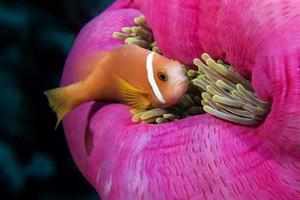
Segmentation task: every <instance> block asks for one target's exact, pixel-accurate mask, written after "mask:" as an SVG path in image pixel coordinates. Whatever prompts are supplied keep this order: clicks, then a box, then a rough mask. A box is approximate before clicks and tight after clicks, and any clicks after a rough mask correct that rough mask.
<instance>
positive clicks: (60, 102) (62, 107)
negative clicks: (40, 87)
mask: <svg viewBox="0 0 300 200" xmlns="http://www.w3.org/2000/svg"><path fill="white" fill-rule="evenodd" d="M44 94H45V95H46V96H47V98H48V101H49V106H50V107H51V109H52V110H53V112H55V113H56V116H57V122H56V125H55V129H57V127H58V125H59V123H60V122H61V120H62V119H63V118H64V116H65V115H66V114H68V113H69V112H70V111H71V110H72V109H73V108H72V106H70V104H69V102H68V101H69V99H68V96H67V94H66V91H65V88H55V89H52V90H47V91H45V92H44Z"/></svg>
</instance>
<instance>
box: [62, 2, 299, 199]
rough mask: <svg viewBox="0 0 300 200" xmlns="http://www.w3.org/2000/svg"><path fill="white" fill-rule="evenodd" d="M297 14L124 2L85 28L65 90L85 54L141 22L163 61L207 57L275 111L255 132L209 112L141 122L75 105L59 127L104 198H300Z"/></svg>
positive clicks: (267, 6) (115, 109) (108, 108)
mask: <svg viewBox="0 0 300 200" xmlns="http://www.w3.org/2000/svg"><path fill="white" fill-rule="evenodd" d="M299 13H300V6H299V4H298V3H297V1H292V0H288V1H268V0H254V1H247V2H240V1H216V0H210V1H208V0H201V1H195V0H185V1H183V0H176V1H170V0H164V1H158V0H152V1H150V0H143V1H141V0H136V1H127V0H120V1H116V2H115V3H114V4H113V5H111V7H109V8H108V9H107V10H106V11H104V12H103V13H102V14H100V15H99V16H98V17H96V18H95V19H93V20H92V21H91V22H90V23H88V24H87V25H86V26H85V27H84V28H83V29H82V31H81V32H80V34H79V35H78V37H77V39H76V41H75V43H74V46H73V49H72V51H71V53H70V55H69V57H68V59H67V62H66V65H65V68H64V73H63V78H62V85H66V84H70V83H73V82H76V81H77V77H76V73H78V71H79V72H80V68H81V67H83V66H82V65H80V64H79V63H81V60H82V58H83V57H84V56H85V55H88V54H90V53H91V52H94V51H102V50H109V49H111V48H113V47H116V46H119V45H122V44H123V41H121V40H116V39H114V38H113V37H112V34H113V33H114V32H116V31H119V30H122V28H123V27H130V26H134V22H133V19H134V18H135V17H137V16H140V15H144V16H145V17H146V19H147V22H148V25H149V27H150V28H151V30H152V32H153V36H154V38H155V41H156V44H157V47H159V50H160V52H161V53H162V54H163V55H164V56H166V57H168V58H171V59H176V60H179V61H180V62H181V63H183V64H185V65H186V66H191V65H193V60H194V58H197V57H199V56H200V55H201V54H202V53H204V52H207V53H208V54H209V55H210V56H211V57H213V58H219V59H222V60H224V61H226V62H227V63H230V64H231V65H232V67H233V68H234V70H235V71H236V72H238V73H239V74H240V75H242V76H243V77H245V78H247V79H249V80H251V86H252V88H253V91H254V92H255V93H256V95H257V97H258V98H259V99H261V100H262V101H265V102H269V103H270V105H271V107H270V112H269V113H268V114H267V116H266V118H265V119H264V121H263V122H262V124H259V125H258V126H244V125H239V124H236V123H233V122H228V121H224V120H223V119H220V118H218V117H215V116H212V115H211V114H201V115H196V116H190V117H186V118H184V119H180V120H177V121H173V122H169V123H163V124H159V125H157V124H141V123H134V122H132V121H131V118H132V115H131V114H130V112H129V110H130V108H129V107H128V106H126V105H121V104H117V103H114V104H112V103H111V104H104V103H100V102H89V103H86V104H83V105H81V106H79V107H78V108H76V109H75V110H74V111H73V112H72V113H70V114H69V115H68V116H67V117H66V118H65V120H64V121H63V123H64V129H65V134H66V138H67V141H68V145H69V147H70V150H71V153H72V156H73V158H74V160H75V162H76V164H77V165H78V167H79V169H80V171H81V172H82V174H83V175H84V176H85V177H86V179H87V180H88V181H89V182H90V183H91V184H92V185H93V187H94V188H95V189H96V190H97V192H98V193H99V196H100V198H101V199H113V200H114V199H205V200H209V199H239V200H240V199H257V200H258V199H291V200H292V199H293V200H296V199H300V103H299V98H300V63H299V61H300V31H299V29H298V28H297V27H298V26H297V25H299V24H300V15H299ZM196 63H197V61H196ZM200 79H201V78H200ZM220 84H221V83H220ZM239 89H241V90H243V88H241V87H240V86H239Z"/></svg>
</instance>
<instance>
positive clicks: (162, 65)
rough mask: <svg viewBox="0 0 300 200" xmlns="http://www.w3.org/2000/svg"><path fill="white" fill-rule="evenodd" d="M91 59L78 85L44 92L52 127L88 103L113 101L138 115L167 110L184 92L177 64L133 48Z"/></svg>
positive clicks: (134, 46) (183, 76)
mask: <svg viewBox="0 0 300 200" xmlns="http://www.w3.org/2000/svg"><path fill="white" fill-rule="evenodd" d="M91 60H93V61H92V62H91V61H87V62H88V63H94V64H93V66H92V67H91V68H92V69H90V70H87V71H88V72H87V74H85V75H83V76H82V79H81V80H80V81H79V82H76V83H74V84H71V85H67V86H64V87H59V88H55V89H51V90H47V91H45V92H44V94H45V95H46V96H47V98H48V101H49V105H50V107H51V109H52V110H53V111H54V112H55V113H56V116H57V123H56V126H55V128H57V126H58V125H59V123H60V121H61V120H62V119H63V118H64V116H65V115H66V114H68V113H69V112H70V111H72V110H73V109H74V108H75V107H77V106H79V105H81V104H83V103H85V102H88V101H93V100H96V101H100V100H115V101H119V102H123V103H126V104H128V105H129V106H131V107H132V109H133V110H134V111H135V112H139V111H141V110H146V109H149V108H167V107H170V106H172V105H174V104H176V103H177V102H178V101H179V100H180V98H181V97H182V96H183V95H184V94H185V93H186V91H187V89H188V84H189V82H188V79H187V77H186V76H185V74H184V72H183V69H182V65H181V64H180V63H179V62H178V61H174V60H170V59H167V58H166V57H164V56H162V55H160V54H157V53H155V52H152V51H149V50H147V49H143V48H141V47H139V46H136V45H122V46H119V47H116V48H113V49H112V50H110V51H106V52H100V53H99V55H96V56H93V58H92V59H91Z"/></svg>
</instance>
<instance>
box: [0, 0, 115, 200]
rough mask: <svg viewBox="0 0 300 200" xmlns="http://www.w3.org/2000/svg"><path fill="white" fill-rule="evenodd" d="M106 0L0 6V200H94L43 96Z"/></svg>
mask: <svg viewBox="0 0 300 200" xmlns="http://www.w3.org/2000/svg"><path fill="white" fill-rule="evenodd" d="M110 2H112V0H60V1H59V0H57V1H54V0H39V1H38V0H36V1H33V0H32V1H30V0H27V1H25V0H23V1H21V0H19V1H11V0H6V1H1V0H0V114H1V117H0V200H5V199H30V200H34V199H41V200H52V199H53V200H60V199H64V200H68V199H72V200H81V199H82V200H83V199H84V200H96V199H98V195H97V194H96V192H95V191H94V189H93V188H92V187H91V186H90V185H89V183H88V182H87V181H86V180H85V179H84V178H83V176H82V175H81V173H80V172H79V170H78V169H77V167H76V166H75V164H74V162H73V160H72V158H71V155H70V153H69V150H68V146H67V144H66V140H65V137H64V134H63V130H62V127H61V126H60V127H59V128H58V130H57V131H54V125H55V120H56V119H55V115H54V113H52V112H51V110H50V108H49V107H48V102H47V99H46V97H45V96H44V95H43V91H44V90H46V89H50V88H53V87H56V86H58V84H59V81H60V76H61V73H62V70H63V65H64V62H65V59H66V57H67V55H68V52H69V51H70V48H71V46H72V42H73V40H74V38H75V36H76V34H77V33H78V32H79V30H80V29H81V28H82V27H83V25H84V24H85V23H86V22H88V21H89V20H90V19H91V18H93V17H94V16H96V15H97V14H99V13H100V12H101V11H102V10H103V9H104V8H105V7H107V6H108V5H109V4H110Z"/></svg>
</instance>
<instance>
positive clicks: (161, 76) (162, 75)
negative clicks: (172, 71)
mask: <svg viewBox="0 0 300 200" xmlns="http://www.w3.org/2000/svg"><path fill="white" fill-rule="evenodd" d="M158 78H159V80H161V81H167V80H168V75H167V74H166V73H164V72H159V73H158Z"/></svg>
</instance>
